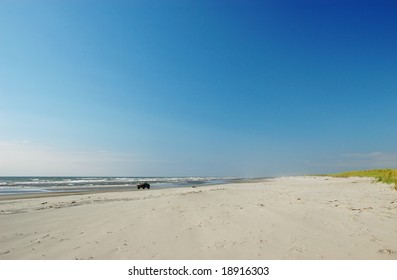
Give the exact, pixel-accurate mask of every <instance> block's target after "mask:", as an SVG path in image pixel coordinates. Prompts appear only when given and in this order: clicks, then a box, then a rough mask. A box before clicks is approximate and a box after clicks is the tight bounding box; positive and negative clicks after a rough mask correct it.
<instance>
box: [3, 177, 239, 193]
mask: <svg viewBox="0 0 397 280" xmlns="http://www.w3.org/2000/svg"><path fill="white" fill-rule="evenodd" d="M240 180H242V178H232V177H0V195H18V194H37V193H48V192H87V191H111V190H115V191H116V190H130V189H137V188H136V185H137V184H138V183H142V182H148V183H149V184H150V187H151V188H152V189H156V188H175V187H187V186H190V187H192V186H196V187H199V186H203V185H213V184H216V185H218V184H226V183H230V182H236V181H240Z"/></svg>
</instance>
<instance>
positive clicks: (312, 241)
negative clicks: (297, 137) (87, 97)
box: [0, 177, 397, 260]
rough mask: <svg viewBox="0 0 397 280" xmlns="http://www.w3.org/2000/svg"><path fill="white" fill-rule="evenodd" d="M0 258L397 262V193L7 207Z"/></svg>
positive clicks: (173, 195) (201, 195)
mask: <svg viewBox="0 0 397 280" xmlns="http://www.w3.org/2000/svg"><path fill="white" fill-rule="evenodd" d="M0 259H27V260H29V259H106V260H109V259H159V260H162V259H394V260H396V259H397V191H395V190H393V188H392V187H391V186H389V185H385V184H378V183H377V184H375V183H372V182H371V179H365V178H349V179H336V178H327V177H284V178H277V179H271V180H266V181H263V182H255V183H245V184H228V185H220V186H207V187H200V188H177V189H161V190H155V189H152V190H141V191H129V192H114V193H96V194H84V195H69V196H56V197H39V198H29V199H17V200H15V199H14V200H4V199H3V200H1V201H0Z"/></svg>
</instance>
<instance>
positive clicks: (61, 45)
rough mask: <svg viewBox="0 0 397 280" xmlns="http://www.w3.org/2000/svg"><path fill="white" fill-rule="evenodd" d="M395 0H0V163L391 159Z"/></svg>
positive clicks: (117, 168)
mask: <svg viewBox="0 0 397 280" xmlns="http://www.w3.org/2000/svg"><path fill="white" fill-rule="evenodd" d="M396 14H397V4H396V2H395V1H337V0H335V1H88V0H87V1H73V0H71V1H1V2H0V176H1V175H88V176H89V175H104V176H105V175H106V176H107V175H114V176H277V175H295V174H308V173H327V172H335V171H342V170H351V169H367V168H384V167H396V166H397V148H396V144H395V143H396V139H397V129H396V120H397V51H396V50H397V17H396Z"/></svg>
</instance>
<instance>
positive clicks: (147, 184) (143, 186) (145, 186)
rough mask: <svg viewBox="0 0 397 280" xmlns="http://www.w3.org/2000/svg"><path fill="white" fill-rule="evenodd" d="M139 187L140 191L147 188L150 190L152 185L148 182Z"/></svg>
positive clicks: (140, 184)
mask: <svg viewBox="0 0 397 280" xmlns="http://www.w3.org/2000/svg"><path fill="white" fill-rule="evenodd" d="M137 187H138V190H139V189H140V188H142V189H146V188H148V189H150V184H149V183H147V182H144V183H139V184H138V185H137Z"/></svg>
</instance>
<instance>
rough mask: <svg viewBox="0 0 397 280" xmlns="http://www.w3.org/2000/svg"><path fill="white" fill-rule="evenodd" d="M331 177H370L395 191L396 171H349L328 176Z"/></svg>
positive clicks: (396, 184) (396, 185)
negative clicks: (388, 185) (392, 186)
mask: <svg viewBox="0 0 397 280" xmlns="http://www.w3.org/2000/svg"><path fill="white" fill-rule="evenodd" d="M328 176H331V177H339V178H346V177H372V178H375V179H376V180H377V181H378V182H382V183H386V184H393V185H394V188H395V189H396V190H397V169H372V170H360V171H349V172H343V173H337V174H328Z"/></svg>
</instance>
